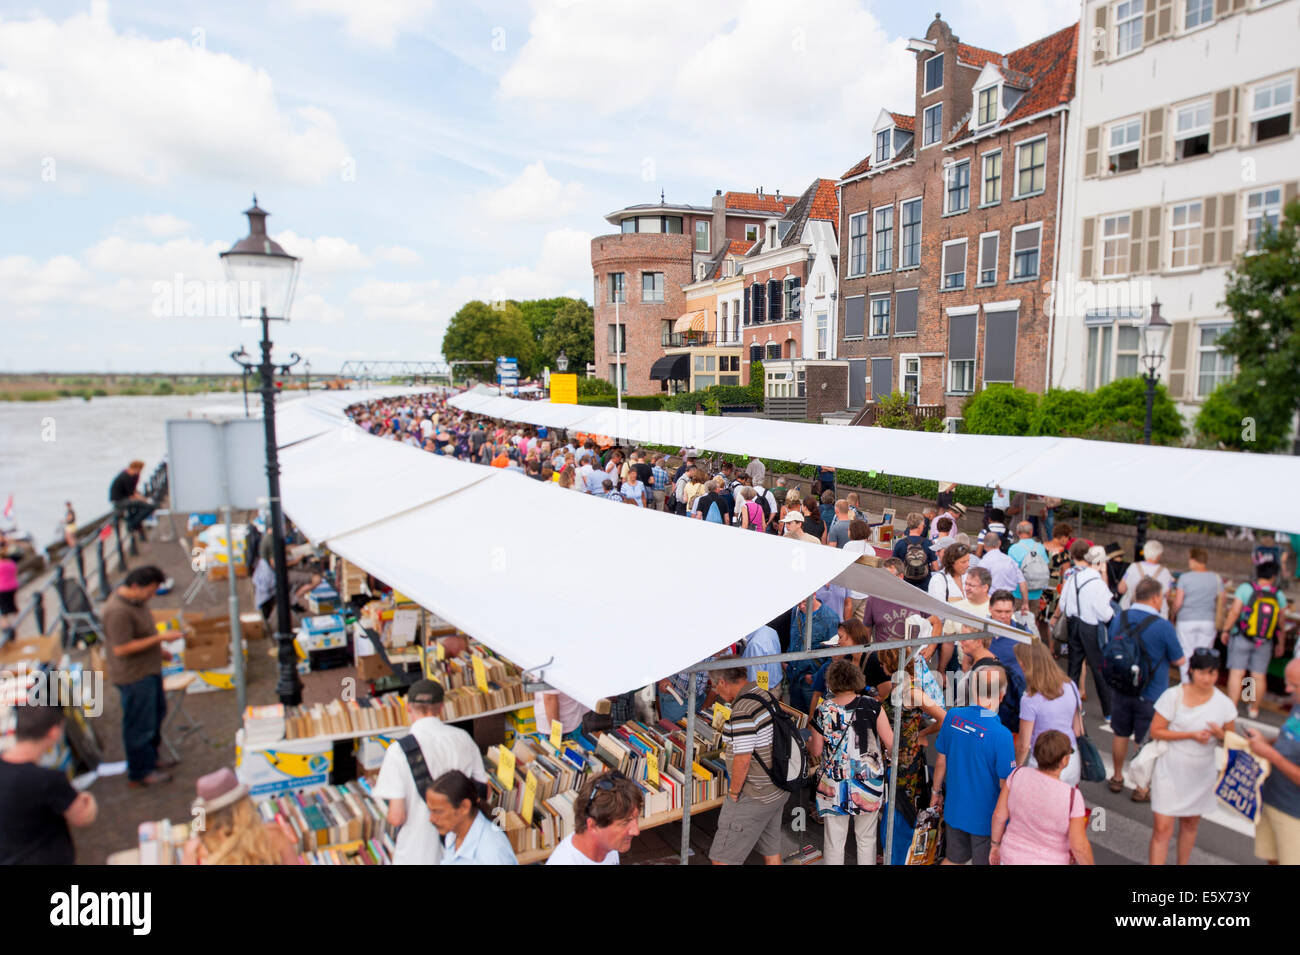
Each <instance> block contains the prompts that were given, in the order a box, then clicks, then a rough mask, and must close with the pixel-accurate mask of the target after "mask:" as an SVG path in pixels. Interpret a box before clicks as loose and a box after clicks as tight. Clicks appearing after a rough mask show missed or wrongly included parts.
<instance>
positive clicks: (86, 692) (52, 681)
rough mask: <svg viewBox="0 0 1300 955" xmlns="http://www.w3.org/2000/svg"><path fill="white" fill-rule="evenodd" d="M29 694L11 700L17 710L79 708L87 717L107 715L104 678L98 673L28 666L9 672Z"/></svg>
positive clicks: (97, 671)
mask: <svg viewBox="0 0 1300 955" xmlns="http://www.w3.org/2000/svg"><path fill="white" fill-rule="evenodd" d="M6 669H7V670H8V671H9V672H11V673H12V674H13V676H14V679H15V681H16V683H17V685H18V686H19V687H23V686H26V690H25V691H22V690H20V691H19V692H18V693H16V694H14V695H13V696H10V697H9V700H10V702H11V703H12V705H14V706H58V707H69V706H72V707H78V708H80V709H83V710H85V712H86V715H87V716H99V715H101V714H102V713H103V712H104V674H103V673H101V672H100V671H99V670H82V671H81V672H79V673H74V672H72V671H70V670H41V669H37V668H35V667H32V666H29V665H28V664H27V663H25V662H24V663H17V664H15V665H13V666H11V667H7V668H6Z"/></svg>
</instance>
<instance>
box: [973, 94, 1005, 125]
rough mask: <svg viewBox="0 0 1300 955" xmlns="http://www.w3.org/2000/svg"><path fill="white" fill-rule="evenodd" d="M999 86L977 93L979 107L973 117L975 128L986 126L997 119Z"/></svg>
mask: <svg viewBox="0 0 1300 955" xmlns="http://www.w3.org/2000/svg"><path fill="white" fill-rule="evenodd" d="M1000 90H1001V87H1000V86H990V87H989V88H988V89H984V90H980V91H979V107H978V112H977V113H976V116H975V125H976V126H988V125H989V124H990V123H995V122H997V119H998V92H999V91H1000Z"/></svg>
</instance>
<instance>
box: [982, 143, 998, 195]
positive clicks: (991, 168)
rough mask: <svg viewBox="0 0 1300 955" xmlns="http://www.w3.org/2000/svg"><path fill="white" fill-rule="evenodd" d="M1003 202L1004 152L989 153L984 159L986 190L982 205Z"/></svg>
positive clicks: (983, 193)
mask: <svg viewBox="0 0 1300 955" xmlns="http://www.w3.org/2000/svg"><path fill="white" fill-rule="evenodd" d="M1001 201H1002V152H1001V151H1000V150H999V151H998V152H995V153H988V154H987V155H986V156H985V157H984V190H983V192H982V193H981V195H980V203H981V204H983V205H986V206H990V205H993V204H994V203H998V202H1001Z"/></svg>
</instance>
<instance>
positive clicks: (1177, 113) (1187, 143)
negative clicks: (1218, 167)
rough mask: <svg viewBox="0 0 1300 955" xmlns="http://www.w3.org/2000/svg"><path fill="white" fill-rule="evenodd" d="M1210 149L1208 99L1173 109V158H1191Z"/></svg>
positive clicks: (1201, 154)
mask: <svg viewBox="0 0 1300 955" xmlns="http://www.w3.org/2000/svg"><path fill="white" fill-rule="evenodd" d="M1209 151H1210V101H1209V100H1208V99H1207V100H1203V101H1201V102H1199V103H1189V104H1188V105H1187V106H1180V107H1178V108H1177V109H1176V110H1174V159H1175V160H1179V159H1191V158H1192V157H1193V156H1203V155H1205V154H1206V153H1208V152H1209Z"/></svg>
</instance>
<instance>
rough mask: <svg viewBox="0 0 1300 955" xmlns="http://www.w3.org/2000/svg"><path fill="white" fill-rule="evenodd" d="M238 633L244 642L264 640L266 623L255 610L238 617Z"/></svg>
mask: <svg viewBox="0 0 1300 955" xmlns="http://www.w3.org/2000/svg"><path fill="white" fill-rule="evenodd" d="M239 631H240V633H241V634H243V637H244V639H245V640H264V639H265V638H266V621H265V620H264V619H262V615H261V614H260V613H258V612H257V611H256V610H254V611H252V612H251V613H241V614H240V615H239Z"/></svg>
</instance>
